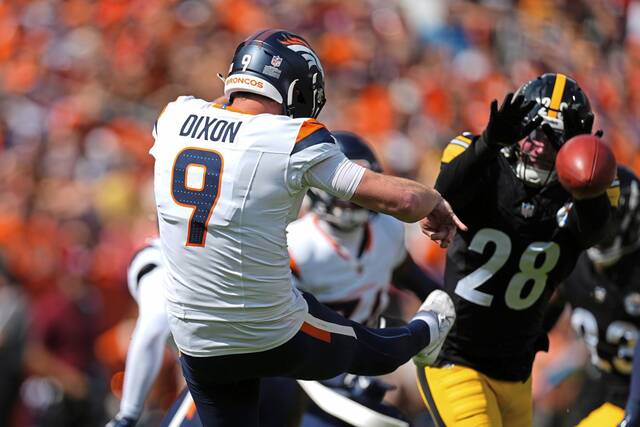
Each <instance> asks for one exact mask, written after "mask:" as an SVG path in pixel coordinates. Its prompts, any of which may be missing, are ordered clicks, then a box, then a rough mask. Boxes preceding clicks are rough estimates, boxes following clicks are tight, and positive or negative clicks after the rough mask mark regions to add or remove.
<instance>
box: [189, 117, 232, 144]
mask: <svg viewBox="0 0 640 427" xmlns="http://www.w3.org/2000/svg"><path fill="white" fill-rule="evenodd" d="M240 126H242V122H228V121H226V120H218V119H215V118H213V117H209V116H198V115H195V114H190V115H189V117H187V119H186V120H185V121H184V123H183V124H182V127H181V128H180V136H189V137H191V138H196V139H205V140H209V141H215V142H217V141H222V142H229V143H231V144H233V143H234V142H235V139H236V135H238V131H239V130H240Z"/></svg>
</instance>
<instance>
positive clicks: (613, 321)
mask: <svg viewBox="0 0 640 427" xmlns="http://www.w3.org/2000/svg"><path fill="white" fill-rule="evenodd" d="M560 290H561V295H562V297H563V299H564V300H565V301H567V302H568V303H569V304H570V305H571V308H572V312H571V325H572V326H573V328H574V330H575V331H576V332H577V333H578V335H580V336H582V337H583V338H584V342H585V343H586V345H587V348H588V349H589V352H590V354H591V363H592V364H593V365H594V366H595V367H596V368H598V369H599V370H600V371H601V372H602V377H601V384H603V386H604V387H605V389H606V399H607V401H609V402H611V403H614V404H616V405H618V406H621V407H624V405H625V401H626V398H627V395H628V393H629V382H630V375H631V365H632V358H633V350H634V346H635V343H636V340H637V338H638V329H639V328H640V251H636V252H633V253H631V254H629V255H626V256H624V257H623V258H622V259H621V260H620V261H618V262H617V263H616V264H615V265H613V266H611V267H608V268H606V269H603V270H597V269H596V268H595V267H594V265H593V264H592V263H591V261H590V260H589V258H588V256H587V255H586V254H583V255H582V256H581V257H580V258H579V260H578V263H577V264H576V268H575V270H574V271H573V272H572V273H571V275H570V276H569V277H568V278H567V279H566V280H565V282H564V284H563V285H562V286H561V287H560Z"/></svg>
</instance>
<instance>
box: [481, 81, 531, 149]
mask: <svg viewBox="0 0 640 427" xmlns="http://www.w3.org/2000/svg"><path fill="white" fill-rule="evenodd" d="M512 99H513V93H508V94H507V96H505V98H504V101H502V105H500V108H498V101H497V100H496V99H494V100H493V102H491V114H490V116H489V123H487V128H486V129H485V130H484V132H483V134H482V136H483V138H484V141H485V142H486V143H487V144H488V145H490V146H498V147H506V146H510V145H513V144H515V143H516V142H518V141H520V140H521V139H522V138H524V137H525V136H527V135H528V134H529V133H531V131H532V130H534V129H535V128H537V127H538V126H539V125H540V123H542V117H541V116H536V117H535V118H534V119H533V120H531V121H530V122H529V123H527V124H524V119H525V117H526V116H527V114H529V112H530V111H531V109H532V108H533V107H534V106H535V105H536V104H537V103H536V102H535V101H526V102H525V100H524V96H522V95H518V96H516V97H515V99H513V101H512Z"/></svg>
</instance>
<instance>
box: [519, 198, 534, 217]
mask: <svg viewBox="0 0 640 427" xmlns="http://www.w3.org/2000/svg"><path fill="white" fill-rule="evenodd" d="M535 212H536V207H535V205H534V204H533V203H527V202H523V203H522V205H520V214H521V215H522V216H523V217H525V218H531V217H532V216H533V214H534V213H535Z"/></svg>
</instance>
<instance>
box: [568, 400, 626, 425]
mask: <svg viewBox="0 0 640 427" xmlns="http://www.w3.org/2000/svg"><path fill="white" fill-rule="evenodd" d="M623 416H624V409H622V408H621V407H619V406H616V405H614V404H612V403H609V402H606V403H604V404H603V405H602V406H600V407H599V408H598V409H595V410H593V411H592V412H591V413H590V414H589V415H587V417H586V418H585V419H583V420H582V421H580V423H579V424H578V426H577V427H616V426H617V425H618V423H619V422H620V421H622V417H623Z"/></svg>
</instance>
